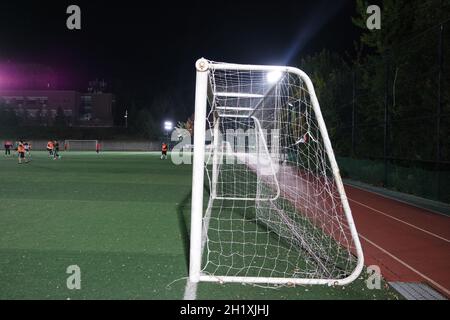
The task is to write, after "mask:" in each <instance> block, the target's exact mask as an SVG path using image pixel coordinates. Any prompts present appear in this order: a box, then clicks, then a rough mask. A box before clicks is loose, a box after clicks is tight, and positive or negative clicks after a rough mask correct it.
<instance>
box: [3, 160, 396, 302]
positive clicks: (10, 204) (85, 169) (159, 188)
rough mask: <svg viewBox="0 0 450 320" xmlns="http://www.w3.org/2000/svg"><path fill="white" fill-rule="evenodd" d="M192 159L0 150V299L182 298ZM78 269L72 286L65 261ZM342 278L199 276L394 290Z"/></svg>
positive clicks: (307, 295) (214, 289) (240, 294)
mask: <svg viewBox="0 0 450 320" xmlns="http://www.w3.org/2000/svg"><path fill="white" fill-rule="evenodd" d="M191 174H192V172H191V166H189V165H179V166H176V165H174V164H172V162H171V161H170V160H166V161H162V160H160V159H159V156H158V155H157V154H152V153H125V152H122V153H118V152H117V153H115V152H108V153H100V154H95V153H88V152H85V153H77V152H66V153H64V152H63V153H62V159H60V160H51V159H50V158H49V157H48V155H47V154H46V153H44V152H34V153H33V159H32V161H31V162H30V163H28V164H21V165H19V164H17V159H16V158H15V157H13V156H10V157H5V156H3V155H2V156H0V299H182V298H183V295H184V288H185V284H186V277H187V275H188V267H187V266H188V245H189V243H188V229H189V214H190V192H191V179H192V177H191ZM70 265H78V266H79V267H80V269H81V289H80V290H69V289H68V288H67V285H66V280H67V278H68V277H69V276H70V275H69V274H67V273H66V269H67V267H68V266H70ZM365 276H366V275H365V274H363V275H362V276H361V277H360V278H361V279H359V280H358V281H356V282H354V283H353V284H352V285H350V286H347V287H344V288H342V287H337V288H327V287H296V288H280V289H267V288H266V289H264V288H260V287H255V286H250V285H245V286H244V285H241V284H228V285H220V284H212V283H200V284H199V286H198V298H200V299H314V298H315V299H396V298H398V297H397V295H395V293H394V292H393V291H392V290H389V289H388V288H385V287H384V284H383V288H382V290H369V289H367V287H366V286H365V282H364V279H363V278H364V277H365Z"/></svg>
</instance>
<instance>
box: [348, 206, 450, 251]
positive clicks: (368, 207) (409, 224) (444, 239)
mask: <svg viewBox="0 0 450 320" xmlns="http://www.w3.org/2000/svg"><path fill="white" fill-rule="evenodd" d="M348 199H349V200H350V201H352V202H355V203H357V204H359V205H360V206H363V207H365V208H367V209H369V210H372V211H375V212H377V213H379V214H382V215H383V216H385V217H388V218H390V219H394V220H396V221H398V222H400V223H403V224H406V225H407V226H409V227H411V228H414V229H417V230H419V231H422V232H425V233H427V234H429V235H431V236H433V237H436V238H438V239H440V240H443V241H445V242H448V243H450V240H449V239H447V238H444V237H441V236H439V235H437V234H435V233H433V232H431V231H428V230H425V229H422V228H420V227H418V226H416V225H413V224H411V223H409V222H406V221H403V220H401V219H399V218H396V217H394V216H391V215H389V214H387V213H385V212H383V211H381V210H378V209H375V208H372V207H370V206H368V205H365V204H364V203H361V202H359V201H356V200H354V199H351V198H348Z"/></svg>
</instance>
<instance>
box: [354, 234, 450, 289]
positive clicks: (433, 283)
mask: <svg viewBox="0 0 450 320" xmlns="http://www.w3.org/2000/svg"><path fill="white" fill-rule="evenodd" d="M358 235H359V236H360V237H361V238H362V239H364V240H365V241H367V242H368V243H370V244H371V245H372V246H374V247H375V248H377V249H378V250H380V251H381V252H383V253H384V254H386V255H388V256H390V257H391V258H392V259H394V260H395V261H397V262H398V263H400V264H402V265H403V266H405V267H406V268H408V269H409V270H411V271H413V272H414V273H416V274H417V275H419V276H420V277H421V278H423V279H425V280H426V281H428V282H429V283H431V284H432V285H433V286H435V287H436V288H437V289H439V290H441V291H442V292H443V293H445V294H446V295H447V296H450V290H448V289H447V288H445V287H443V286H442V285H440V284H439V283H437V282H436V281H434V280H433V279H431V278H429V277H428V276H426V275H424V274H423V273H421V272H420V271H418V270H417V269H415V268H414V267H412V266H410V265H409V264H407V263H406V262H405V261H403V260H402V259H400V258H398V257H397V256H395V255H393V254H392V253H390V252H389V251H387V250H386V249H384V248H382V247H381V246H379V245H377V244H376V243H375V242H373V241H371V240H369V239H368V238H367V237H365V236H363V235H362V234H361V233H359V234H358Z"/></svg>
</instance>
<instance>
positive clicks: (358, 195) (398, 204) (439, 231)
mask: <svg viewBox="0 0 450 320" xmlns="http://www.w3.org/2000/svg"><path fill="white" fill-rule="evenodd" d="M345 189H346V193H347V196H348V198H349V200H353V201H355V203H358V202H357V201H359V203H358V204H363V205H365V206H367V207H368V208H370V209H375V210H374V211H375V212H378V213H382V214H385V215H386V214H387V215H388V216H390V218H393V219H394V218H395V219H399V220H401V221H403V222H404V223H406V224H410V225H411V226H415V227H418V228H420V229H423V230H426V231H428V232H430V233H433V234H434V235H437V236H438V237H441V238H443V239H445V240H446V242H449V239H450V218H449V217H448V216H446V215H440V214H436V213H434V212H432V211H428V210H426V209H423V208H419V207H416V206H414V205H409V204H407V203H405V202H402V201H397V200H395V199H392V198H386V197H383V196H382V195H379V194H377V193H372V192H369V191H366V190H362V189H358V188H353V187H351V186H346V187H345ZM395 219H394V220H395ZM443 239H441V240H443Z"/></svg>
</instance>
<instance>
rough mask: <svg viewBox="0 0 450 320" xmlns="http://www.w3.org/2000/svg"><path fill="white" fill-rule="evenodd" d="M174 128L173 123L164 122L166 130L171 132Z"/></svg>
mask: <svg viewBox="0 0 450 320" xmlns="http://www.w3.org/2000/svg"><path fill="white" fill-rule="evenodd" d="M172 128H173V125H172V122H170V121H165V122H164V129H165V130H167V131H169V130H172Z"/></svg>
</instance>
